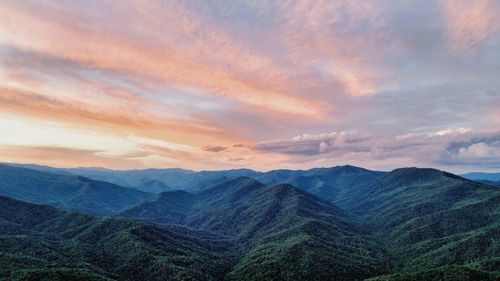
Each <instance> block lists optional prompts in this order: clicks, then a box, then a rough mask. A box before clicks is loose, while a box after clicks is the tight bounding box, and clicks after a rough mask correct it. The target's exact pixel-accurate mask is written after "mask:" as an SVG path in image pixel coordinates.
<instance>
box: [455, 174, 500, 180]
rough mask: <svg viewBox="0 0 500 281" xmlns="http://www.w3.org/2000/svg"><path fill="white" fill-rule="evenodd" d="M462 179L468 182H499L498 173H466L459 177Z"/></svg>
mask: <svg viewBox="0 0 500 281" xmlns="http://www.w3.org/2000/svg"><path fill="white" fill-rule="evenodd" d="M461 176H462V177H464V178H466V179H470V180H475V181H477V180H488V181H500V173H467V174H463V175H461Z"/></svg>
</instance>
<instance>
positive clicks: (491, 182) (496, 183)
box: [476, 180, 500, 187]
mask: <svg viewBox="0 0 500 281" xmlns="http://www.w3.org/2000/svg"><path fill="white" fill-rule="evenodd" d="M476 181H477V182H480V183H484V184H487V185H490V186H495V187H500V181H489V180H476Z"/></svg>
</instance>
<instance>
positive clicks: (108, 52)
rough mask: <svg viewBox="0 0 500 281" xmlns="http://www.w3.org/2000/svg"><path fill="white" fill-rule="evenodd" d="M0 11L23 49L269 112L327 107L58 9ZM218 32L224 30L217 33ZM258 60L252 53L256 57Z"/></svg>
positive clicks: (5, 30) (315, 112)
mask: <svg viewBox="0 0 500 281" xmlns="http://www.w3.org/2000/svg"><path fill="white" fill-rule="evenodd" d="M0 11H1V12H0V16H1V17H2V18H3V20H2V22H3V23H2V27H0V38H2V39H4V40H6V41H7V42H9V43H11V44H13V45H15V46H17V47H18V48H22V49H25V50H29V51H35V52H39V53H43V54H48V55H51V56H56V57H59V58H62V59H65V60H71V61H74V62H78V63H80V64H84V65H86V66H89V67H94V68H98V69H103V70H114V71H124V72H129V73H134V74H137V75H148V76H150V77H152V78H155V79H159V80H161V81H164V82H166V83H168V84H169V85H171V86H174V87H178V88H187V89H190V88H194V89H200V93H201V94H214V95H218V96H222V97H226V98H229V99H234V100H237V101H240V102H243V103H247V104H251V105H254V106H259V107H263V108H266V109H268V110H270V111H275V112H283V113H288V114H298V115H306V116H310V117H314V116H321V114H322V111H323V110H324V109H323V107H324V106H323V104H321V103H315V102H314V101H311V100H309V99H304V98H298V97H293V96H290V95H287V93H282V92H275V91H270V90H266V89H265V88H263V87H261V86H259V85H255V84H254V83H252V81H251V80H249V79H245V78H242V77H239V76H238V75H236V74H235V73H231V72H228V71H227V70H225V69H223V68H220V67H217V66H214V65H211V64H207V63H204V62H203V60H200V59H196V58H193V57H191V56H190V55H189V52H185V51H183V50H180V49H177V48H173V47H170V46H168V45H159V46H148V45H146V44H138V43H136V42H133V41H132V40H128V39H127V38H121V37H118V36H113V35H112V34H108V33H101V32H99V31H98V30H96V29H92V28H88V27H86V26H84V25H83V24H81V23H75V22H74V21H72V22H65V21H61V19H60V17H56V16H53V12H52V13H50V12H47V13H46V14H44V13H39V11H36V13H35V12H34V11H30V10H27V9H21V8H19V7H15V6H13V5H8V4H6V3H4V4H3V5H1V6H0ZM73 12H74V11H73ZM165 12H167V13H173V12H174V11H165ZM63 19H64V18H63ZM174 26H175V24H174ZM183 28H189V26H188V27H185V26H184V27H183ZM20 34H21V35H22V36H20ZM218 36H223V35H221V33H218ZM26 38H29V40H26ZM221 40H223V41H224V40H229V39H221ZM87 42H88V43H87ZM224 42H225V41H224ZM204 43H206V44H208V43H209V42H204ZM227 43H228V44H232V43H233V42H231V41H228V42H227ZM224 50H226V49H224ZM233 57H235V55H230V56H229V57H228V58H225V60H228V61H230V60H231V58H233ZM239 59H241V57H240V58H239ZM257 59H258V58H257V57H253V58H251V60H253V61H256V60H257Z"/></svg>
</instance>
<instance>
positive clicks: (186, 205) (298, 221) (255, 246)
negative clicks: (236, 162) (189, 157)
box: [119, 177, 385, 280]
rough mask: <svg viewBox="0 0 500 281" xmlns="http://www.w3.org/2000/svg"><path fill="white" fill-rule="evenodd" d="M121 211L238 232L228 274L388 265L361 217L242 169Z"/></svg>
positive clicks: (375, 270)
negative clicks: (241, 172) (236, 251)
mask: <svg viewBox="0 0 500 281" xmlns="http://www.w3.org/2000/svg"><path fill="white" fill-rule="evenodd" d="M119 215H120V216H123V217H129V218H139V219H144V220H148V221H152V222H156V223H176V224H182V225H185V226H188V227H190V228H196V229H202V230H208V231H212V232H216V233H219V234H222V235H226V236H228V237H232V238H233V239H235V241H237V244H238V245H239V261H238V263H237V264H236V265H235V266H234V267H233V269H232V271H231V272H229V274H228V275H227V278H228V279H229V280H332V279H335V280H360V279H362V278H365V277H369V276H373V275H374V274H379V273H382V272H384V270H385V267H384V266H385V257H384V253H383V251H381V249H379V248H378V247H377V245H376V243H375V242H374V241H372V240H370V238H369V237H368V236H367V230H366V229H364V228H363V226H362V225H360V224H359V223H357V221H356V219H355V218H353V217H351V216H349V215H348V214H346V213H345V212H344V211H342V210H340V209H339V208H337V207H335V206H334V205H332V204H331V203H328V202H326V201H323V200H320V199H318V198H317V197H315V196H314V195H311V194H309V193H306V192H304V191H302V190H299V189H297V188H295V187H293V186H291V185H286V184H280V185H276V186H266V185H264V184H262V183H260V182H257V181H255V180H253V179H251V178H248V177H241V178H237V179H235V180H232V181H228V182H226V183H224V184H221V185H218V186H216V187H213V188H211V189H208V190H204V191H201V192H197V193H193V194H191V193H187V192H185V191H175V192H164V193H161V194H160V195H159V196H158V197H157V198H155V199H154V200H152V201H149V202H145V203H143V204H140V205H138V206H136V207H133V208H131V209H129V210H126V211H124V212H122V213H120V214H119Z"/></svg>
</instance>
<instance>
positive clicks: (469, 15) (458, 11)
mask: <svg viewBox="0 0 500 281" xmlns="http://www.w3.org/2000/svg"><path fill="white" fill-rule="evenodd" d="M440 3H441V5H442V10H443V16H444V19H445V21H446V30H447V33H446V37H447V39H448V42H449V44H450V45H451V47H452V48H453V50H454V51H456V52H468V51H471V50H473V49H476V48H477V47H478V46H479V45H481V44H482V43H483V42H484V41H486V40H488V39H489V38H490V37H491V35H492V34H494V33H495V32H496V31H498V28H499V24H500V21H499V20H498V18H499V16H500V12H499V9H500V6H498V3H497V2H496V1H490V0H475V1H468V0H442V1H441V2H440Z"/></svg>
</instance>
